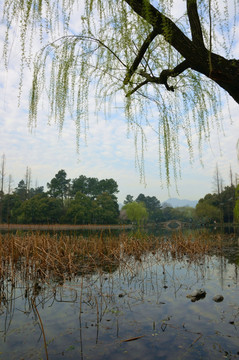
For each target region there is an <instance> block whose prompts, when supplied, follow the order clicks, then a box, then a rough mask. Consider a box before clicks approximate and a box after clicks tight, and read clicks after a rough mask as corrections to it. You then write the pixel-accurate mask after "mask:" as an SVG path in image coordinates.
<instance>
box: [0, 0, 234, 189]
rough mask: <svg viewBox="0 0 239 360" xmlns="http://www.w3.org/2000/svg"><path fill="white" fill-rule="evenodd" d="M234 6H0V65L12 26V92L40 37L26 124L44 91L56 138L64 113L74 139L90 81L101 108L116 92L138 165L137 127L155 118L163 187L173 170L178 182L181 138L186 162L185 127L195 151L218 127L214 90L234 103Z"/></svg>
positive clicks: (122, 1)
mask: <svg viewBox="0 0 239 360" xmlns="http://www.w3.org/2000/svg"><path fill="white" fill-rule="evenodd" d="M174 3H175V4H179V5H181V6H182V7H183V9H184V12H183V15H182V16H181V14H180V17H179V18H177V17H176V16H175V15H174V14H175V12H174V13H173V12H172V9H173V4H174ZM77 5H78V7H77ZM238 6H239V4H238V0H224V1H223V2H222V1H221V0H213V1H211V0H208V1H200V0H186V1H181V2H180V3H179V0H177V1H176V0H175V1H173V0H171V1H168V0H108V1H105V0H52V1H48V0H22V1H19V0H5V2H4V7H3V10H4V11H3V16H4V19H5V24H6V38H5V47H4V56H5V60H6V63H7V61H8V49H10V45H9V33H10V31H11V30H12V27H13V25H15V24H16V23H18V24H19V26H20V31H19V33H20V43H21V51H22V61H21V77H20V92H21V85H22V80H23V76H22V74H23V70H24V66H26V65H27V66H28V65H29V63H31V61H32V60H33V57H32V42H33V39H34V41H36V36H33V34H35V33H37V32H38V33H39V38H40V40H41V42H42V50H41V51H40V52H39V53H38V54H37V55H36V57H35V58H34V73H33V81H32V88H31V91H30V105H29V117H30V123H31V124H32V125H33V124H35V121H36V119H37V113H38V105H39V103H40V98H41V95H42V93H43V90H45V89H47V94H48V98H49V104H50V107H49V108H50V117H55V119H57V121H58V122H59V125H60V129H61V128H62V125H63V121H64V119H65V117H66V115H67V112H66V111H67V109H69V111H70V113H71V115H73V116H74V118H75V120H76V131H77V136H78V137H79V135H80V129H81V128H82V127H81V126H80V123H81V122H82V121H86V123H87V113H88V102H87V98H88V94H89V93H91V92H89V89H92V88H91V83H92V79H94V85H96V86H95V87H94V89H96V99H98V98H99V97H100V98H102V97H103V98H104V99H105V100H109V98H110V97H112V94H115V93H116V92H117V91H123V93H124V94H125V95H126V97H125V110H126V115H127V118H128V121H129V128H131V129H132V130H133V131H134V134H135V143H136V147H137V144H143V145H142V146H143V148H142V149H141V150H142V151H141V155H142V157H143V150H144V132H143V124H144V121H146V124H148V120H149V119H152V117H153V114H154V113H156V111H154V110H155V109H157V110H158V112H157V116H156V120H157V121H158V123H157V124H155V123H153V126H154V129H155V131H156V132H157V134H158V137H159V142H158V143H159V145H160V144H162V145H163V148H164V152H162V149H161V145H160V149H159V156H160V159H159V160H160V162H161V158H162V157H164V160H165V171H166V178H167V181H168V184H169V181H170V174H171V171H172V169H173V171H174V175H175V177H176V176H177V169H178V166H179V161H180V158H179V153H178V149H179V134H181V132H184V134H185V136H186V138H187V143H188V146H189V151H190V154H191V155H192V138H191V131H190V125H191V124H193V125H194V124H196V127H197V133H198V134H199V146H200V145H201V142H202V139H203V138H204V139H205V140H207V139H208V136H209V132H210V127H211V123H210V121H212V120H211V119H212V118H214V119H216V120H217V119H218V118H219V115H218V110H220V104H221V95H222V94H223V93H224V92H221V91H220V90H221V89H222V90H225V92H226V93H227V94H229V95H230V96H231V97H232V98H233V99H234V100H235V101H236V102H237V103H239V60H238V59H235V58H234V57H235V54H234V50H235V46H234V45H235V42H236V41H235V29H236V27H237V25H238V16H237V15H238ZM76 11H78V13H79V17H78V19H79V20H78V21H77V23H74V19H75V16H74V18H73V14H74V15H75V12H76ZM59 22H61V24H59ZM57 24H58V25H60V26H57ZM61 30H62V31H61ZM49 63H51V70H50V74H49V71H48V69H49ZM95 82H96V84H95ZM152 102H153V104H154V107H153V110H152ZM179 130H181V132H180V131H179ZM138 160H139V161H138V164H139V166H140V165H141V164H142V161H141V160H142V159H138ZM170 165H172V168H171V167H170Z"/></svg>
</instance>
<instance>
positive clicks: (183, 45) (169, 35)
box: [125, 0, 193, 59]
mask: <svg viewBox="0 0 239 360" xmlns="http://www.w3.org/2000/svg"><path fill="white" fill-rule="evenodd" d="M125 2H126V3H127V4H128V5H129V6H130V7H131V8H132V9H133V10H134V11H135V12H136V13H137V14H138V15H139V16H141V17H142V18H143V19H145V20H146V21H147V22H148V23H149V24H151V25H152V26H153V28H154V29H155V30H157V31H158V34H160V35H163V37H164V38H165V40H166V41H167V42H168V43H169V44H171V45H172V46H173V47H174V48H175V49H176V50H177V51H178V52H179V53H180V54H181V55H182V56H183V57H184V58H185V59H186V58H188V56H189V55H190V53H192V47H193V42H192V41H191V40H190V39H189V38H188V37H187V36H186V35H185V34H184V33H183V32H182V31H181V30H180V29H179V27H177V25H176V24H175V23H174V22H173V21H172V20H170V19H169V18H168V17H167V16H165V15H163V14H162V13H161V12H160V11H159V10H157V9H156V8H155V7H154V6H153V5H151V4H150V2H149V1H148V0H125Z"/></svg>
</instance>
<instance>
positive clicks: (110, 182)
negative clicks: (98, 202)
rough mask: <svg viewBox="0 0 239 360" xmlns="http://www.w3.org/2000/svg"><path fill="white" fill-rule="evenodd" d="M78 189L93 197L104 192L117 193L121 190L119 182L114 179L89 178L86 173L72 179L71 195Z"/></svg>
mask: <svg viewBox="0 0 239 360" xmlns="http://www.w3.org/2000/svg"><path fill="white" fill-rule="evenodd" d="M78 191H80V192H81V193H82V194H85V195H87V196H90V197H91V198H92V199H95V198H96V197H97V196H98V195H100V194H103V193H107V194H109V195H115V194H116V193H118V192H119V190H118V184H117V182H116V181H115V180H114V179H102V180H98V179H97V178H91V177H89V178H87V177H86V176H84V175H80V176H79V177H78V178H76V179H73V180H72V186H71V191H70V194H71V196H72V197H74V196H75V194H76V193H77V192H78Z"/></svg>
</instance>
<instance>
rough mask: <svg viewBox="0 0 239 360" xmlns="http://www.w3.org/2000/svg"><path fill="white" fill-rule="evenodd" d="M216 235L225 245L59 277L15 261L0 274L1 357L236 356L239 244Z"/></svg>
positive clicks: (153, 254)
mask: <svg viewBox="0 0 239 360" xmlns="http://www.w3.org/2000/svg"><path fill="white" fill-rule="evenodd" d="M163 241H167V239H164V240H163ZM223 241H224V243H223V246H222V244H221V246H222V247H223V252H221V251H220V252H218V251H213V252H211V253H210V254H205V255H203V256H200V257H195V258H190V256H189V255H188V254H186V252H185V256H184V255H182V254H181V255H180V256H177V254H176V255H175V254H174V253H173V252H168V251H167V253H165V252H164V253H162V249H156V250H155V251H154V250H153V251H145V253H141V254H140V256H134V255H133V254H129V255H128V256H121V258H120V261H119V262H118V263H117V265H116V266H115V267H111V268H109V271H107V267H100V266H97V267H96V268H95V270H94V271H92V272H89V273H88V274H87V273H85V272H84V274H83V273H82V274H80V273H79V274H78V275H75V276H74V277H73V278H71V279H69V278H68V279H67V278H64V280H59V279H56V278H54V279H52V278H49V279H48V280H46V279H45V281H40V280H39V281H36V278H34V277H32V278H31V276H29V274H28V275H27V276H25V275H24V274H23V270H22V269H20V266H19V273H17V272H16V274H15V275H14V280H13V278H11V276H10V272H9V275H8V277H5V278H4V277H3V276H2V280H1V282H0V300H1V301H0V359H4V360H5V359H18V360H19V359H25V360H26V359H51V360H58V359H104V360H106V359H114V360H115V359H116V360H117V359H132V360H133V359H149V360H150V359H194V360H196V359H225V358H226V359H236V358H239V300H238V299H239V279H238V264H239V246H238V242H237V239H234V238H230V241H228V239H227V238H224V240H223ZM190 251H191V250H190ZM197 289H202V290H203V291H205V294H204V296H202V297H198V298H192V297H190V295H191V294H193V292H194V291H195V290H197ZM215 295H221V296H222V297H223V300H222V298H221V300H222V301H220V302H216V301H215V299H213V298H214V297H215Z"/></svg>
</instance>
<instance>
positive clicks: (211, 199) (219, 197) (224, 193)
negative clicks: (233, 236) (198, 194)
mask: <svg viewBox="0 0 239 360" xmlns="http://www.w3.org/2000/svg"><path fill="white" fill-rule="evenodd" d="M237 187H238V186H237ZM236 200H237V199H236V187H235V185H233V184H231V185H230V186H225V187H224V188H222V189H219V191H218V192H214V193H213V194H207V195H205V196H204V198H202V199H200V200H199V202H198V204H197V206H196V215H197V217H198V218H199V219H201V221H203V222H204V223H213V222H223V223H233V222H234V221H235V220H236V219H235V205H236Z"/></svg>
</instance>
